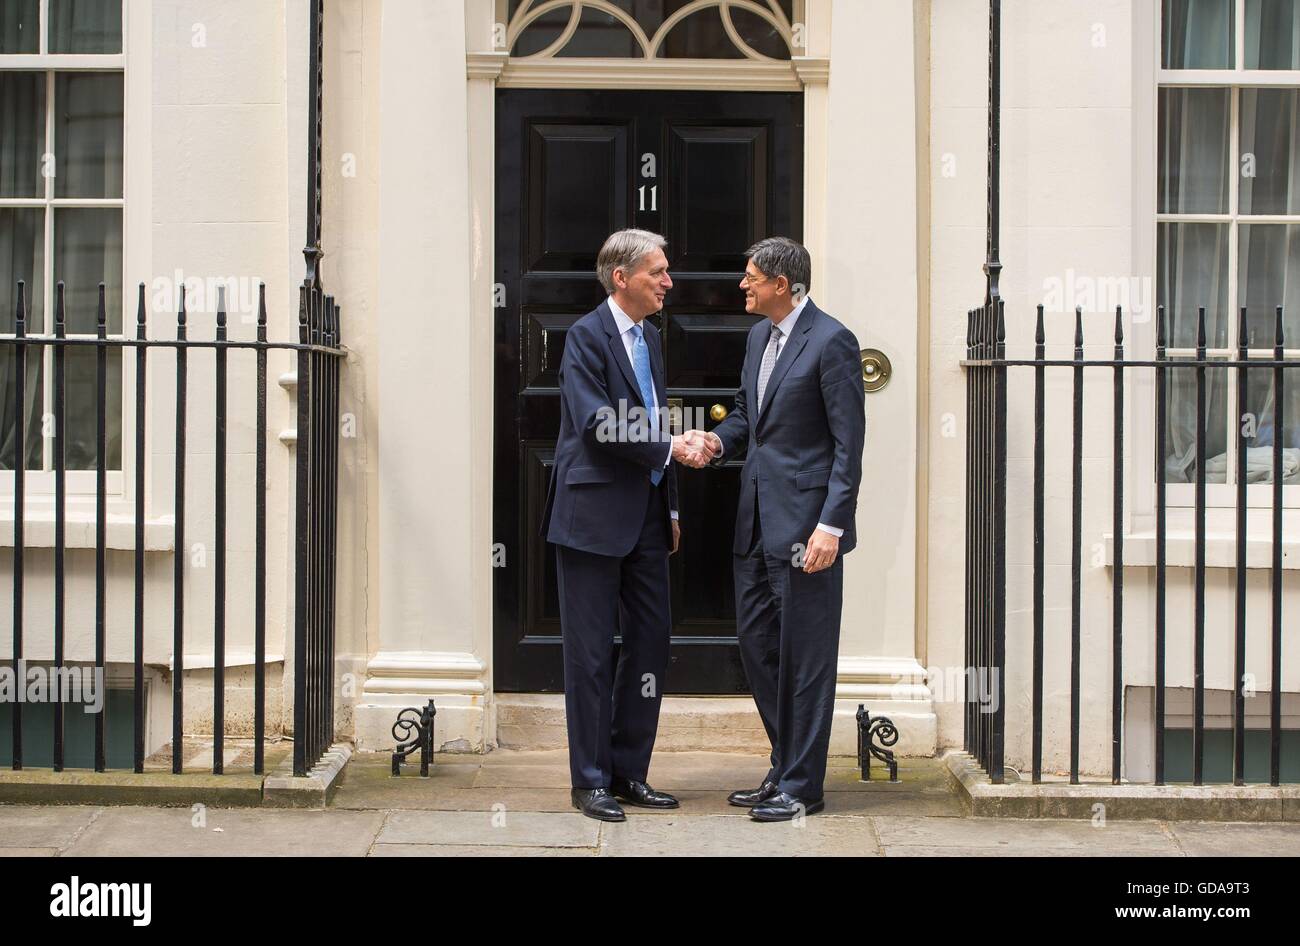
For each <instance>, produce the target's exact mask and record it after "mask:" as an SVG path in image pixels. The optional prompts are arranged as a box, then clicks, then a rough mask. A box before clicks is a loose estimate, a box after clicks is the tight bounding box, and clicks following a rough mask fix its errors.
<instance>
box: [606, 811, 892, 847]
mask: <svg viewBox="0 0 1300 946" xmlns="http://www.w3.org/2000/svg"><path fill="white" fill-rule="evenodd" d="M600 840H601V843H600V853H601V855H602V856H605V857H625V856H632V857H636V856H641V855H663V854H671V855H677V856H683V857H731V856H744V857H787V856H789V857H808V856H821V857H826V856H852V857H870V856H875V855H877V854H879V852H880V849H879V845H878V843H877V840H876V834H875V831H874V830H873V828H872V825H871V819H869V818H855V817H835V816H832V815H827V814H825V813H822V814H817V815H811V816H809V817H806V818H804V819H802V821H801V822H800V823H796V822H775V823H771V824H762V823H759V822H756V821H753V820H751V819H750V817H749V816H748V815H746V814H743V813H740V814H735V815H678V816H676V817H662V816H660V817H652V818H634V817H632V816H630V815H629V817H628V820H627V821H625V822H622V823H619V824H607V825H605V826H604V828H603V829H602V831H601V839H600Z"/></svg>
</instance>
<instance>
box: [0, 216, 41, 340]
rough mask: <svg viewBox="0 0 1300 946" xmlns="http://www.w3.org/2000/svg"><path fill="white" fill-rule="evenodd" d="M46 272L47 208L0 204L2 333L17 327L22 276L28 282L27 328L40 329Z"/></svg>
mask: <svg viewBox="0 0 1300 946" xmlns="http://www.w3.org/2000/svg"><path fill="white" fill-rule="evenodd" d="M44 273H45V211H44V210H40V209H37V208H28V207H0V332H12V331H13V330H14V313H15V311H16V310H17V306H18V280H20V279H21V280H23V281H24V282H26V283H27V286H26V288H25V290H24V291H25V292H26V294H27V331H28V332H29V333H36V332H39V331H41V326H42V322H41V312H42V310H43V308H44V301H45V298H44V297H45V280H44Z"/></svg>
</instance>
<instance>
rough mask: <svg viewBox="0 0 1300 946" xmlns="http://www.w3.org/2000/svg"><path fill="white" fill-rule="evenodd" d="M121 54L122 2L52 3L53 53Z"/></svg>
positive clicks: (64, 0) (63, 0) (55, 0)
mask: <svg viewBox="0 0 1300 946" xmlns="http://www.w3.org/2000/svg"><path fill="white" fill-rule="evenodd" d="M121 51H122V0H50V52H52V53H120V52H121Z"/></svg>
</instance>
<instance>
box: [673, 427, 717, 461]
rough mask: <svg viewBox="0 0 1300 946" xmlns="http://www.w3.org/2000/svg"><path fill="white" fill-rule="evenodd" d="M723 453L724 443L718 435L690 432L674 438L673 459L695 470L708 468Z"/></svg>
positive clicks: (696, 431)
mask: <svg viewBox="0 0 1300 946" xmlns="http://www.w3.org/2000/svg"><path fill="white" fill-rule="evenodd" d="M721 453H722V441H721V440H720V439H719V438H718V435H717V434H713V433H706V432H705V431H703V430H688V431H686V433H684V434H678V435H677V436H675V437H673V459H674V460H676V461H677V462H678V463H684V464H685V465H686V466H689V467H693V468H694V469H697V470H698V469H700V468H701V467H705V466H708V465H709V463H710V461H712V460H713V459H714V458H715V457H717V456H718V455H719V454H721Z"/></svg>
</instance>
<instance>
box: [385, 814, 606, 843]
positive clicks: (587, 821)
mask: <svg viewBox="0 0 1300 946" xmlns="http://www.w3.org/2000/svg"><path fill="white" fill-rule="evenodd" d="M600 827H601V823H600V822H598V821H594V820H592V819H591V818H586V817H584V816H582V815H580V814H578V813H577V812H576V811H574V812H569V813H559V812H537V811H510V810H508V809H501V810H497V811H482V812H480V811H394V812H391V813H390V814H389V815H388V818H387V820H386V821H385V823H384V827H383V830H382V831H381V832H380V833H379V837H378V838H377V839H376V841H377V843H379V844H435V845H436V844H445V845H447V844H449V845H472V846H475V847H479V846H499V845H504V846H507V847H579V848H595V847H596V844H597V839H598V838H599V835H600Z"/></svg>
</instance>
